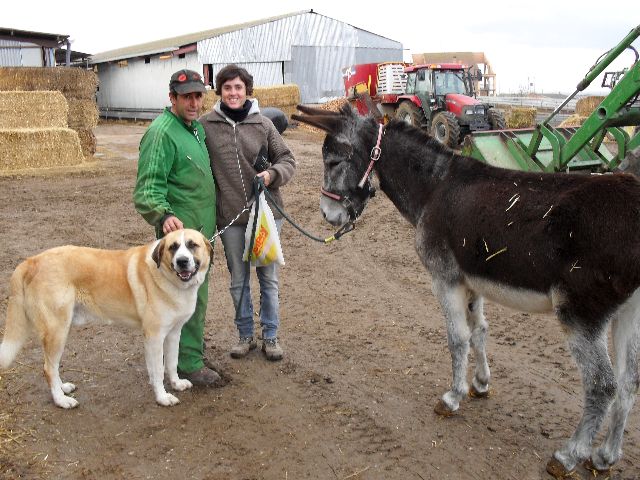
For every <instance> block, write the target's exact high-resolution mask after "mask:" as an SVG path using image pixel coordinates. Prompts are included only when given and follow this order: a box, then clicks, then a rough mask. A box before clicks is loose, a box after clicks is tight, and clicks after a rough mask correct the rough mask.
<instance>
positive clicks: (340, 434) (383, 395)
mask: <svg viewBox="0 0 640 480" xmlns="http://www.w3.org/2000/svg"><path fill="white" fill-rule="evenodd" d="M144 128H145V127H144V126H142V125H127V124H104V125H100V126H99V127H98V128H97V130H96V132H97V136H98V155H97V157H96V162H95V163H93V164H90V165H88V166H86V167H84V168H82V169H78V168H76V169H73V170H59V171H50V172H46V173H44V174H43V173H40V174H36V175H33V174H24V175H14V176H10V177H0V244H1V245H2V248H1V249H0V318H4V315H5V313H6V306H7V296H8V279H9V276H10V274H11V272H12V271H13V269H14V268H15V267H16V265H17V264H18V263H19V262H20V261H21V260H22V259H24V258H25V257H27V256H30V255H33V254H35V253H37V252H40V251H41V250H44V249H46V248H50V247H54V246H57V245H63V244H70V243H72V244H77V245H85V246H92V247H100V248H110V249H120V248H126V247H129V246H133V245H137V244H141V243H145V242H148V241H151V240H153V232H152V228H151V227H150V226H149V225H147V224H146V223H145V222H144V221H143V220H142V218H141V217H140V216H138V215H137V213H136V212H135V210H134V209H133V206H132V202H131V193H132V188H133V185H134V180H135V175H136V158H137V144H138V142H139V139H140V137H141V135H142V133H143V131H144ZM285 138H286V141H287V142H288V143H289V145H290V146H291V148H292V150H293V152H294V153H295V156H296V158H297V160H298V162H299V167H298V172H297V175H296V177H295V180H294V181H293V182H292V183H291V184H290V185H289V186H288V187H286V188H285V190H284V193H285V197H286V204H287V210H288V212H289V213H290V215H291V216H292V217H293V218H294V219H295V220H297V221H298V222H299V223H300V224H302V225H304V227H305V228H307V229H308V230H310V231H312V232H314V233H316V234H318V235H322V236H327V235H329V234H330V233H331V228H330V227H329V226H328V225H327V224H325V223H323V221H322V219H321V215H320V213H319V207H318V205H319V196H318V187H319V185H320V183H321V164H320V146H321V141H322V137H321V136H320V135H317V134H314V133H311V132H308V131H305V130H302V129H291V130H289V131H287V132H286V133H285ZM282 240H283V247H284V255H285V260H286V266H285V267H283V268H282V271H281V313H282V326H281V330H280V336H281V341H282V344H283V346H284V348H285V354H286V356H285V359H284V360H283V361H282V362H279V363H271V362H268V361H266V360H265V359H264V358H263V356H262V354H261V353H260V352H259V351H255V352H254V353H253V354H251V355H250V356H249V357H248V358H246V359H243V360H233V359H231V358H230V357H229V355H228V351H229V348H230V347H231V346H232V345H233V343H234V341H235V339H236V332H235V327H234V325H233V321H232V317H233V316H232V309H231V300H230V297H229V294H228V290H227V286H228V281H229V277H228V273H227V271H226V266H225V263H224V254H223V251H222V246H221V243H220V242H218V243H216V246H215V251H216V254H215V255H216V258H215V265H214V268H213V270H212V281H211V287H210V288H211V295H210V303H209V309H208V314H207V327H206V343H207V356H208V359H209V361H210V362H211V363H213V364H214V365H216V366H217V367H218V368H219V370H220V371H221V372H222V373H223V374H224V376H225V378H226V379H227V380H228V383H227V384H226V385H225V386H223V387H221V388H216V389H209V390H206V389H194V390H192V391H188V392H182V393H179V394H178V396H179V398H180V400H181V403H180V404H179V405H178V406H176V407H173V408H166V407H159V406H157V405H156V404H155V402H154V397H153V394H152V391H151V388H150V387H149V385H148V383H147V375H146V369H145V365H144V358H143V352H142V336H141V334H140V332H137V331H134V330H130V329H127V328H126V327H122V326H119V325H107V324H93V325H87V326H82V327H76V328H74V329H73V330H72V333H71V335H70V338H69V342H68V344H67V348H66V350H65V355H64V357H63V366H62V376H63V379H64V380H65V381H72V382H74V383H76V385H77V386H78V390H77V391H76V393H74V395H75V397H76V398H77V399H78V400H79V402H80V406H79V407H78V408H77V409H74V410H70V411H65V410H62V409H60V408H57V407H55V406H54V405H53V403H52V401H51V398H50V395H49V392H48V390H47V387H46V384H45V380H44V377H43V375H42V368H41V365H42V351H41V348H40V346H39V345H38V344H37V342H35V341H30V342H29V343H28V344H27V345H26V347H25V349H24V350H23V351H22V353H21V354H20V355H19V357H18V359H17V360H18V362H17V363H15V364H14V365H13V367H12V369H11V370H9V371H5V372H1V373H0V376H1V378H0V478H12V479H13V478H29V479H32V478H33V479H35V478H38V479H40V478H51V479H59V478H64V479H94V478H96V479H121V478H127V479H130V480H137V479H283V480H287V479H303V478H309V479H322V480H324V479H327V480H336V479H338V480H346V479H408V480H409V479H416V480H426V479H434V480H435V479H447V478H449V479H487V478H495V479H518V480H524V479H538V478H549V477H548V476H547V474H546V473H545V464H546V461H547V460H548V458H549V457H550V455H551V454H552V452H553V451H554V449H556V448H558V447H559V446H560V445H561V444H562V442H563V439H565V438H566V437H568V436H569V435H571V433H572V432H573V428H574V426H575V425H576V423H577V421H578V418H579V415H580V412H581V408H582V390H581V386H580V383H579V377H578V372H577V370H576V368H575V366H574V364H573V362H572V361H571V359H570V356H569V354H568V351H567V347H566V344H565V339H564V336H563V334H562V331H561V329H560V328H559V326H558V324H557V322H556V321H555V319H554V318H553V317H551V316H546V315H528V314H523V313H518V312H514V311H511V310H507V309H505V308H503V307H501V306H497V305H495V304H491V303H488V304H487V306H486V315H487V319H488V321H489V324H490V340H489V343H488V351H489V360H490V365H491V367H492V376H493V378H492V385H491V388H492V389H491V396H490V397H489V398H488V399H477V400H469V401H466V402H464V403H463V404H462V407H461V410H460V413H459V414H458V415H456V416H454V417H452V418H448V419H443V418H440V417H438V416H436V415H435V414H434V412H433V407H434V405H435V403H436V401H437V400H438V398H439V396H440V395H441V394H442V393H443V392H444V391H445V390H446V389H447V387H448V384H449V378H450V374H451V364H450V357H449V354H448V350H447V345H446V343H447V342H446V332H445V329H444V325H443V321H442V318H441V311H440V308H439V306H438V305H437V303H436V301H435V299H434V297H433V295H432V294H431V282H430V278H429V275H428V274H427V273H426V272H425V271H424V269H423V268H422V267H421V266H420V264H419V263H418V261H417V257H416V255H415V253H414V249H413V234H412V229H411V228H410V226H409V225H408V224H407V223H406V222H405V221H404V220H403V219H402V218H401V217H400V216H399V214H398V213H397V212H396V211H395V209H394V207H393V206H392V205H391V203H390V202H389V200H388V199H386V197H384V195H382V194H380V195H378V196H377V197H376V198H374V199H373V201H372V202H371V204H370V205H369V207H368V209H367V211H366V212H365V214H364V216H363V217H362V219H361V221H360V222H359V224H358V227H357V229H356V231H355V232H353V233H351V234H349V235H347V236H345V237H344V238H343V239H342V240H340V241H338V242H334V243H332V244H330V245H327V246H325V245H322V244H319V243H314V242H312V241H311V240H309V239H307V238H306V237H303V236H302V235H300V234H299V233H298V232H297V231H296V230H295V229H294V228H292V227H291V226H285V228H284V230H283V235H282ZM601 438H602V434H600V435H599V436H598V438H597V440H598V441H600V439H601ZM625 447H626V448H625V456H624V458H623V459H622V460H621V461H620V462H619V463H618V464H617V465H616V467H615V468H614V470H613V471H612V472H611V475H610V478H616V479H625V480H626V479H638V478H640V471H639V468H640V408H636V409H635V410H634V412H633V413H632V415H631V417H630V419H629V423H628V426H627V432H626V444H625ZM580 476H582V478H592V477H590V476H589V474H588V473H587V472H586V471H584V470H581V471H580V472H578V475H577V476H576V477H575V478H579V477H580ZM601 478H605V477H601Z"/></svg>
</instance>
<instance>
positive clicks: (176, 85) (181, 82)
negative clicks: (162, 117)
mask: <svg viewBox="0 0 640 480" xmlns="http://www.w3.org/2000/svg"><path fill="white" fill-rule="evenodd" d="M169 90H171V91H175V92H176V93H178V94H180V95H186V94H187V93H192V92H202V93H205V92H206V91H207V89H206V88H205V87H204V82H203V81H202V75H200V74H199V73H198V72H194V71H193V70H178V71H177V72H176V73H174V74H173V75H171V80H170V81H169Z"/></svg>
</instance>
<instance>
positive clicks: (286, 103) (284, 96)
mask: <svg viewBox="0 0 640 480" xmlns="http://www.w3.org/2000/svg"><path fill="white" fill-rule="evenodd" d="M251 98H255V99H257V100H258V104H259V105H260V107H275V108H279V109H280V110H282V111H283V112H284V114H285V115H286V116H287V118H289V119H290V118H291V115H292V114H294V113H295V112H296V105H298V104H299V103H300V88H298V86H297V85H273V86H269V87H254V88H253V95H252V96H251ZM218 99H219V97H218V95H216V92H214V91H213V90H209V91H208V92H207V93H206V94H205V96H204V102H202V110H201V114H205V113H207V112H210V111H211V109H212V108H213V106H214V105H215V104H216V102H217V101H218Z"/></svg>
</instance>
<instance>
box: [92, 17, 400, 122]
mask: <svg viewBox="0 0 640 480" xmlns="http://www.w3.org/2000/svg"><path fill="white" fill-rule="evenodd" d="M402 58H403V51H402V44H401V43H400V42H397V41H395V40H390V39H388V38H385V37H382V36H380V35H376V34H374V33H371V32H368V31H365V30H362V29H360V28H357V27H354V26H352V25H349V24H347V23H344V22H340V21H338V20H335V19H332V18H329V17H326V16H324V15H320V14H318V13H316V12H314V11H313V10H304V11H301V12H296V13H290V14H286V15H281V16H277V17H270V18H266V19H261V20H256V21H253V22H248V23H243V24H238V25H231V26H227V27H222V28H217V29H213V30H207V31H203V32H197V33H193V34H189V35H184V36H180V37H174V38H169V39H164V40H158V41H156V42H150V43H146V44H142V45H135V46H131V47H127V48H122V49H119V50H112V51H109V52H104V53H100V54H97V55H93V56H92V57H91V60H90V63H91V64H93V65H94V68H95V70H96V71H97V74H98V77H99V79H100V87H99V91H98V105H99V106H100V110H101V113H102V114H103V116H114V117H123V118H131V117H137V118H153V117H154V116H155V115H157V114H158V113H159V112H160V111H161V109H162V108H163V107H164V106H165V105H168V103H169V101H168V82H169V77H170V76H171V74H172V73H173V72H175V71H177V70H179V69H181V68H190V69H192V70H196V71H199V72H202V73H203V75H204V78H205V81H207V82H208V83H209V84H210V85H211V86H212V87H213V79H214V78H215V75H216V73H217V72H218V71H219V70H220V69H221V68H222V67H223V66H225V65H227V64H229V63H235V64H237V65H240V66H243V67H245V68H246V69H247V70H248V71H249V72H250V73H251V74H252V75H253V78H254V84H255V85H256V86H268V85H279V84H290V83H294V84H296V85H298V86H299V87H300V96H301V101H302V103H322V102H325V101H327V100H329V99H331V98H336V97H340V96H344V86H343V82H342V76H341V70H342V69H343V68H344V67H346V66H348V65H352V64H356V63H367V62H379V61H402Z"/></svg>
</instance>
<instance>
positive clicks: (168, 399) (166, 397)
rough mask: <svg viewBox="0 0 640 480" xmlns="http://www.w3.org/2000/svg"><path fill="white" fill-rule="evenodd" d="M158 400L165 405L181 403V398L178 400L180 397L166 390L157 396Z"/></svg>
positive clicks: (171, 405)
mask: <svg viewBox="0 0 640 480" xmlns="http://www.w3.org/2000/svg"><path fill="white" fill-rule="evenodd" d="M156 402H158V404H160V405H162V406H163V407H173V406H174V405H177V404H179V403H180V400H178V397H176V396H174V395H171V394H170V393H167V392H165V393H164V394H163V395H158V396H157V397H156Z"/></svg>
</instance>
